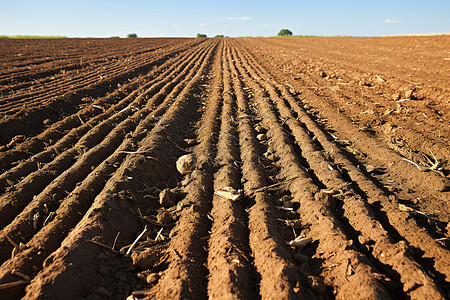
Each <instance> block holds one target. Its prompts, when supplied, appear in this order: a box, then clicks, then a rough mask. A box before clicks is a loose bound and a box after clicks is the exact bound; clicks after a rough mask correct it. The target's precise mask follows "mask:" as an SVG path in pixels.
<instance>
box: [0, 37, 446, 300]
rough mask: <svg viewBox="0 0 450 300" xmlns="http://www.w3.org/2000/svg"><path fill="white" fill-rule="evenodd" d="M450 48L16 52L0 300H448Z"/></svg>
mask: <svg viewBox="0 0 450 300" xmlns="http://www.w3.org/2000/svg"><path fill="white" fill-rule="evenodd" d="M449 46H450V37H449V36H427V37H384V38H286V39H284V38H260V39H257V38H239V39H229V38H216V39H61V40H1V41H0V61H1V65H0V95H1V97H0V172H1V173H0V228H2V229H1V231H0V263H1V267H0V298H1V299H19V298H25V299H105V298H108V299H125V298H127V297H128V299H130V300H132V299H140V298H148V299H179V298H191V299H206V298H213V299H216V298H221V299H258V298H264V299H291V298H294V299H296V298H305V299H311V298H318V299H334V298H340V299H409V298H413V299H445V298H449V297H450V294H449V290H450V252H449V250H448V247H449V245H450V243H449V240H448V238H449V236H450V226H449V225H448V224H449V223H448V222H449V221H450V213H449V212H450V209H449V203H448V200H449V190H450V185H449V178H448V176H449V167H448V165H447V164H446V163H447V162H446V160H447V159H448V157H449V154H450V147H449V136H450V134H449V133H450V125H449V111H450V104H449V101H450V100H449V94H450V93H449V85H448V83H449V82H450V78H449V77H450V76H449V63H450V53H449V52H448V49H449Z"/></svg>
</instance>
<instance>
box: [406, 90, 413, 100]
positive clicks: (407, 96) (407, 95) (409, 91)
mask: <svg viewBox="0 0 450 300" xmlns="http://www.w3.org/2000/svg"><path fill="white" fill-rule="evenodd" d="M413 93H414V90H407V91H406V92H405V98H406V99H411V97H412V95H413Z"/></svg>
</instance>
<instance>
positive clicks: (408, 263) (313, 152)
mask: <svg viewBox="0 0 450 300" xmlns="http://www.w3.org/2000/svg"><path fill="white" fill-rule="evenodd" d="M250 72H251V70H250ZM251 73H252V72H251ZM253 76H254V77H255V78H256V80H257V81H260V82H264V81H263V80H262V78H260V77H259V76H258V75H256V74H254V73H253ZM265 88H266V89H267V90H268V93H269V95H270V97H271V99H272V103H275V104H272V105H275V106H276V108H277V109H278V111H279V112H280V116H281V118H282V119H284V120H286V121H285V123H286V124H287V125H288V127H289V128H290V130H291V134H293V135H294V136H295V140H296V143H297V144H299V145H300V147H301V148H302V153H303V154H302V155H303V156H304V157H305V159H306V160H307V162H308V164H309V166H311V167H312V168H313V169H314V170H315V172H316V174H317V177H318V179H319V180H321V182H323V183H324V184H325V185H326V187H327V188H328V189H331V190H334V191H339V193H341V195H338V196H336V198H337V201H342V202H343V206H342V208H343V209H344V216H345V218H346V219H348V221H349V223H350V225H351V226H352V227H353V228H354V229H355V230H356V231H357V232H360V236H359V237H358V239H359V240H360V241H361V244H368V243H373V244H371V252H372V255H373V256H374V257H375V258H376V259H377V260H379V261H380V262H382V263H383V264H388V265H391V266H392V267H393V269H394V270H395V271H397V272H398V273H399V274H400V276H401V281H402V283H403V285H404V286H403V290H404V292H406V293H410V296H411V297H412V298H421V297H424V296H425V295H433V296H432V297H433V298H439V297H440V293H439V291H438V290H437V287H436V285H435V284H434V283H433V281H432V280H431V279H430V278H429V277H428V276H427V275H426V274H425V273H424V272H423V271H422V270H421V268H420V267H419V266H418V265H417V263H416V262H414V261H412V259H411V257H410V255H409V254H408V253H407V252H406V249H405V245H404V243H401V244H394V243H393V242H392V239H391V238H390V236H389V234H388V233H387V232H386V231H385V230H383V229H382V224H381V223H380V222H378V221H377V220H376V219H374V218H373V213H372V211H371V209H370V208H369V207H368V205H367V204H366V203H365V202H364V200H363V199H362V198H361V197H359V196H358V195H356V194H355V191H353V190H352V189H351V188H349V186H348V182H346V181H345V180H344V179H343V178H342V176H341V174H340V173H339V172H338V171H337V170H336V169H334V168H333V167H331V166H330V164H329V162H328V161H327V159H326V157H325V156H324V155H323V152H322V151H320V150H319V149H315V147H314V143H313V140H312V139H311V137H310V136H309V135H308V134H307V132H306V131H304V129H303V128H302V127H301V126H300V125H299V124H298V121H297V120H296V119H295V118H294V116H293V115H292V114H291V113H290V111H289V108H288V107H287V106H285V105H284V102H283V101H284V100H283V99H281V98H280V97H279V96H278V95H279V94H278V93H277V91H276V90H275V88H274V87H273V86H271V85H270V84H269V83H267V82H266V84H265ZM266 105H268V106H270V105H271V104H269V103H267V102H266ZM272 110H275V109H274V107H272ZM278 122H281V121H280V120H278Z"/></svg>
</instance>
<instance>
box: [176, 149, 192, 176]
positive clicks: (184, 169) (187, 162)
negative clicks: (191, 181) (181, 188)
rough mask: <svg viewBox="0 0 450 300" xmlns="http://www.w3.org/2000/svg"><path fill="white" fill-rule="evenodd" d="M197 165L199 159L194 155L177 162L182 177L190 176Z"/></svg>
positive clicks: (181, 158)
mask: <svg viewBox="0 0 450 300" xmlns="http://www.w3.org/2000/svg"><path fill="white" fill-rule="evenodd" d="M196 163H197V159H196V157H195V155H194V154H192V153H191V154H186V155H183V156H181V157H180V158H178V160H177V163H176V165H177V170H178V172H180V173H181V174H182V175H185V174H189V173H191V172H192V171H193V170H194V168H195V165H196Z"/></svg>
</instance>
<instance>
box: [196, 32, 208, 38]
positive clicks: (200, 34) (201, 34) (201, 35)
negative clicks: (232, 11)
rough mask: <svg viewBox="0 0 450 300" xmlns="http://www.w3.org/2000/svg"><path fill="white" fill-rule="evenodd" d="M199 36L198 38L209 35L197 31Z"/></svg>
mask: <svg viewBox="0 0 450 300" xmlns="http://www.w3.org/2000/svg"><path fill="white" fill-rule="evenodd" d="M197 37H198V38H205V37H207V36H206V34H203V33H197Z"/></svg>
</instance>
